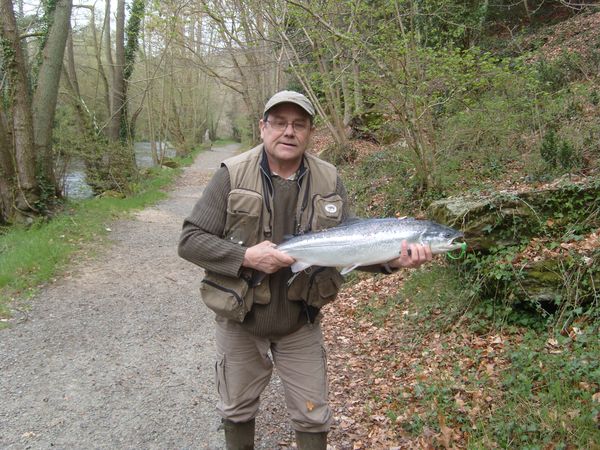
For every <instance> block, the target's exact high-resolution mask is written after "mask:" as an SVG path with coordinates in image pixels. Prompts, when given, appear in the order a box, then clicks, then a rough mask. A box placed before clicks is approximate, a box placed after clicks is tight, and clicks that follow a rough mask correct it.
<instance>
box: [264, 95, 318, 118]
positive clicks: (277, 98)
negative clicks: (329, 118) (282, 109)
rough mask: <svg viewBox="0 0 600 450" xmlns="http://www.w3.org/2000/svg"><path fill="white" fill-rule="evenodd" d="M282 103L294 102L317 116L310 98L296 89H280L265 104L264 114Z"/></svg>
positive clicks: (310, 114)
mask: <svg viewBox="0 0 600 450" xmlns="http://www.w3.org/2000/svg"><path fill="white" fill-rule="evenodd" d="M280 103H294V104H295V105H298V106H299V107H300V108H302V109H303V110H304V111H306V112H307V113H308V115H309V116H311V117H315V107H314V106H313V105H312V103H311V102H310V100H309V99H307V98H306V97H305V96H304V95H302V94H300V93H299V92H296V91H279V92H278V93H277V94H275V95H274V96H273V97H271V98H270V99H269V101H268V102H267V104H266V105H265V110H264V112H263V114H266V112H267V111H268V110H270V109H271V108H272V107H273V106H276V105H279V104H280Z"/></svg>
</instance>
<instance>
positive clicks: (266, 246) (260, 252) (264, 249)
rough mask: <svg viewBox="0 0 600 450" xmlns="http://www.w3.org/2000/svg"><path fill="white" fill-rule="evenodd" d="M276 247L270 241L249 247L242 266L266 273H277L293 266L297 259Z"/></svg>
mask: <svg viewBox="0 0 600 450" xmlns="http://www.w3.org/2000/svg"><path fill="white" fill-rule="evenodd" d="M275 246H276V245H275V244H273V243H272V242H270V241H263V242H261V243H260V244H256V245H254V246H252V247H248V248H247V249H246V253H245V254H244V262H243V263H242V265H243V266H244V267H249V268H251V269H256V270H259V271H261V272H264V273H275V272H277V271H278V270H279V269H282V268H283V267H289V266H291V265H292V264H293V263H294V261H295V259H294V258H292V257H291V256H289V255H286V254H285V253H283V252H281V251H279V250H277V249H276V248H275Z"/></svg>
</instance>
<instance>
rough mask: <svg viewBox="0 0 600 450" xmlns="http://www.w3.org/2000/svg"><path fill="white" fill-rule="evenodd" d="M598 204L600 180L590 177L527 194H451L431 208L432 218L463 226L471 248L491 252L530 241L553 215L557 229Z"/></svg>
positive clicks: (447, 223)
mask: <svg viewBox="0 0 600 450" xmlns="http://www.w3.org/2000/svg"><path fill="white" fill-rule="evenodd" d="M599 203H600V182H599V181H597V180H588V181H587V182H581V183H569V182H564V183H559V184H557V185H556V186H551V187H548V188H544V189H537V190H531V191H527V192H515V193H510V192H499V193H496V194H493V195H489V196H485V197H478V198H474V197H459V198H448V199H444V200H438V201H435V202H433V203H431V205H430V206H429V208H428V211H427V212H428V216H429V217H430V218H432V219H433V220H436V221H437V222H440V223H443V224H446V225H449V226H452V227H455V228H458V229H460V230H462V231H463V232H464V233H465V240H466V242H467V243H468V244H469V247H470V248H472V249H475V250H482V251H488V250H489V249H490V248H492V247H506V246H512V245H519V244H520V243H523V242H527V241H528V240H529V239H531V238H532V237H533V236H536V235H539V234H540V232H541V231H542V230H543V229H544V227H545V226H546V224H547V221H548V220H549V219H551V220H552V223H553V226H554V227H555V228H556V229H557V230H559V229H561V228H564V227H567V226H568V225H569V224H570V223H576V222H579V221H582V220H584V219H586V215H589V209H590V207H593V205H597V204H599Z"/></svg>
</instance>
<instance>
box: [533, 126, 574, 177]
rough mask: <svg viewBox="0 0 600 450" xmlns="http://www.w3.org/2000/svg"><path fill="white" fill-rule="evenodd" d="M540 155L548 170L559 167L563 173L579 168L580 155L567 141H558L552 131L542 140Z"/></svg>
mask: <svg viewBox="0 0 600 450" xmlns="http://www.w3.org/2000/svg"><path fill="white" fill-rule="evenodd" d="M540 154H541V156H542V159H543V160H544V161H545V162H546V164H547V165H548V166H549V168H550V169H556V167H557V165H559V166H560V167H561V168H562V169H563V170H564V171H570V170H572V169H574V168H577V167H579V166H581V159H582V158H581V155H580V153H579V152H578V150H577V149H576V148H575V147H574V146H573V144H571V143H570V142H569V141H567V140H559V139H558V137H557V136H556V133H555V132H554V130H549V131H548V132H547V133H546V134H544V137H543V139H542V143H541V146H540Z"/></svg>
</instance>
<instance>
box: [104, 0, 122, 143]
mask: <svg viewBox="0 0 600 450" xmlns="http://www.w3.org/2000/svg"><path fill="white" fill-rule="evenodd" d="M124 69H125V0H118V2H117V18H116V32H115V60H114V65H113V77H112V92H111V94H112V95H111V107H112V110H111V115H110V124H109V126H108V139H109V140H110V141H111V142H118V141H119V140H120V131H121V117H122V115H123V107H124V105H125V77H124Z"/></svg>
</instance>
